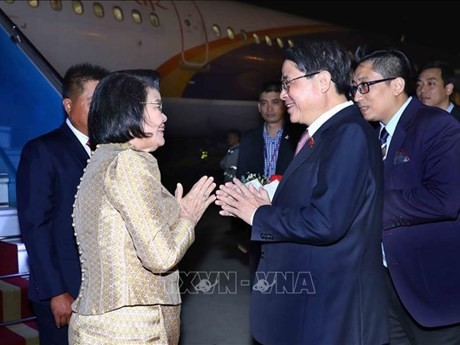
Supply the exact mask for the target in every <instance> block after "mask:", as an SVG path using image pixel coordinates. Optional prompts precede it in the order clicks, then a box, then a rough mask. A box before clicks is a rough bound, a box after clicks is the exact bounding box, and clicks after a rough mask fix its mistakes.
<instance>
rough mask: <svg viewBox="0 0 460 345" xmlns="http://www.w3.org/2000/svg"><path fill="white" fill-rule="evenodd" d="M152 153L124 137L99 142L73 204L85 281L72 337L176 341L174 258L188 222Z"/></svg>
mask: <svg viewBox="0 0 460 345" xmlns="http://www.w3.org/2000/svg"><path fill="white" fill-rule="evenodd" d="M160 178H161V176H160V171H159V169H158V163H157V161H156V159H155V158H154V157H153V156H152V155H151V154H150V153H146V152H143V151H136V150H134V149H133V148H132V147H131V146H130V145H129V144H104V145H100V146H98V148H97V149H96V151H95V152H94V154H93V155H92V157H91V159H90V162H89V164H88V166H87V168H86V170H85V172H84V175H83V177H82V180H81V183H80V186H79V189H78V192H77V195H76V197H75V204H74V213H73V217H74V228H75V235H76V237H77V244H78V246H79V251H80V260H81V267H82V284H81V288H80V294H79V296H78V297H77V299H76V300H75V302H74V303H73V305H72V308H73V311H74V313H73V314H72V317H71V320H70V325H69V342H70V344H72V345H84V344H85V345H86V344H87V345H98V344H104V345H105V344H107V345H109V344H110V345H115V344H177V343H178V341H179V331H180V304H181V298H180V292H179V272H178V270H177V267H176V266H177V264H178V263H179V261H180V260H181V258H182V257H183V255H184V254H185V253H186V251H187V249H188V248H189V247H190V245H191V244H192V243H193V241H194V229H193V224H192V222H190V221H189V220H187V219H182V218H179V204H178V203H177V201H176V199H175V197H174V196H173V195H171V193H169V191H168V190H167V189H166V188H165V187H164V186H162V184H161V179H160Z"/></svg>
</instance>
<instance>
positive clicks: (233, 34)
mask: <svg viewBox="0 0 460 345" xmlns="http://www.w3.org/2000/svg"><path fill="white" fill-rule="evenodd" d="M227 36H228V37H229V38H230V39H232V40H234V39H235V33H234V32H233V29H232V28H227Z"/></svg>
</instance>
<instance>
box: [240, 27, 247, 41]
mask: <svg viewBox="0 0 460 345" xmlns="http://www.w3.org/2000/svg"><path fill="white" fill-rule="evenodd" d="M241 38H242V40H243V41H247V40H248V33H247V32H246V31H244V30H241Z"/></svg>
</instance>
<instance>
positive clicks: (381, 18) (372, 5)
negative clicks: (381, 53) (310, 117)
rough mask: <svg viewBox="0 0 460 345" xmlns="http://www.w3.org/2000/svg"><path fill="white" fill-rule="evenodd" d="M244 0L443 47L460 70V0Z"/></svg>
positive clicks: (308, 16)
mask: <svg viewBox="0 0 460 345" xmlns="http://www.w3.org/2000/svg"><path fill="white" fill-rule="evenodd" d="M242 2H245V3H249V4H253V5H257V6H261V7H265V8H270V9H274V10H278V11H282V12H286V13H290V14H295V15H300V16H302V17H306V18H311V19H315V20H320V21H324V22H327V23H330V24H338V25H341V26H345V27H349V28H352V29H356V30H362V31H366V32H373V33H377V34H383V35H386V36H389V37H391V38H394V39H397V40H399V41H401V39H403V40H404V42H407V43H415V44H420V45H423V46H426V47H427V49H434V50H439V51H443V52H446V53H449V54H451V55H453V56H455V57H456V60H457V61H458V63H456V66H454V67H455V68H456V69H458V72H457V73H458V74H460V10H458V9H457V8H458V7H459V5H460V1H417V2H415V1H346V0H343V1H242Z"/></svg>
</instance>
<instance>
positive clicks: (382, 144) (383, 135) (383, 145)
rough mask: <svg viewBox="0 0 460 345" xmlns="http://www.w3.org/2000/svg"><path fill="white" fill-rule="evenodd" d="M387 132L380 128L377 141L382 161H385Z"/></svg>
mask: <svg viewBox="0 0 460 345" xmlns="http://www.w3.org/2000/svg"><path fill="white" fill-rule="evenodd" d="M388 135H389V134H388V132H387V130H386V129H385V127H382V130H381V131H380V135H379V139H380V148H381V150H382V159H385V156H386V155H387V146H388V145H387V139H388Z"/></svg>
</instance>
